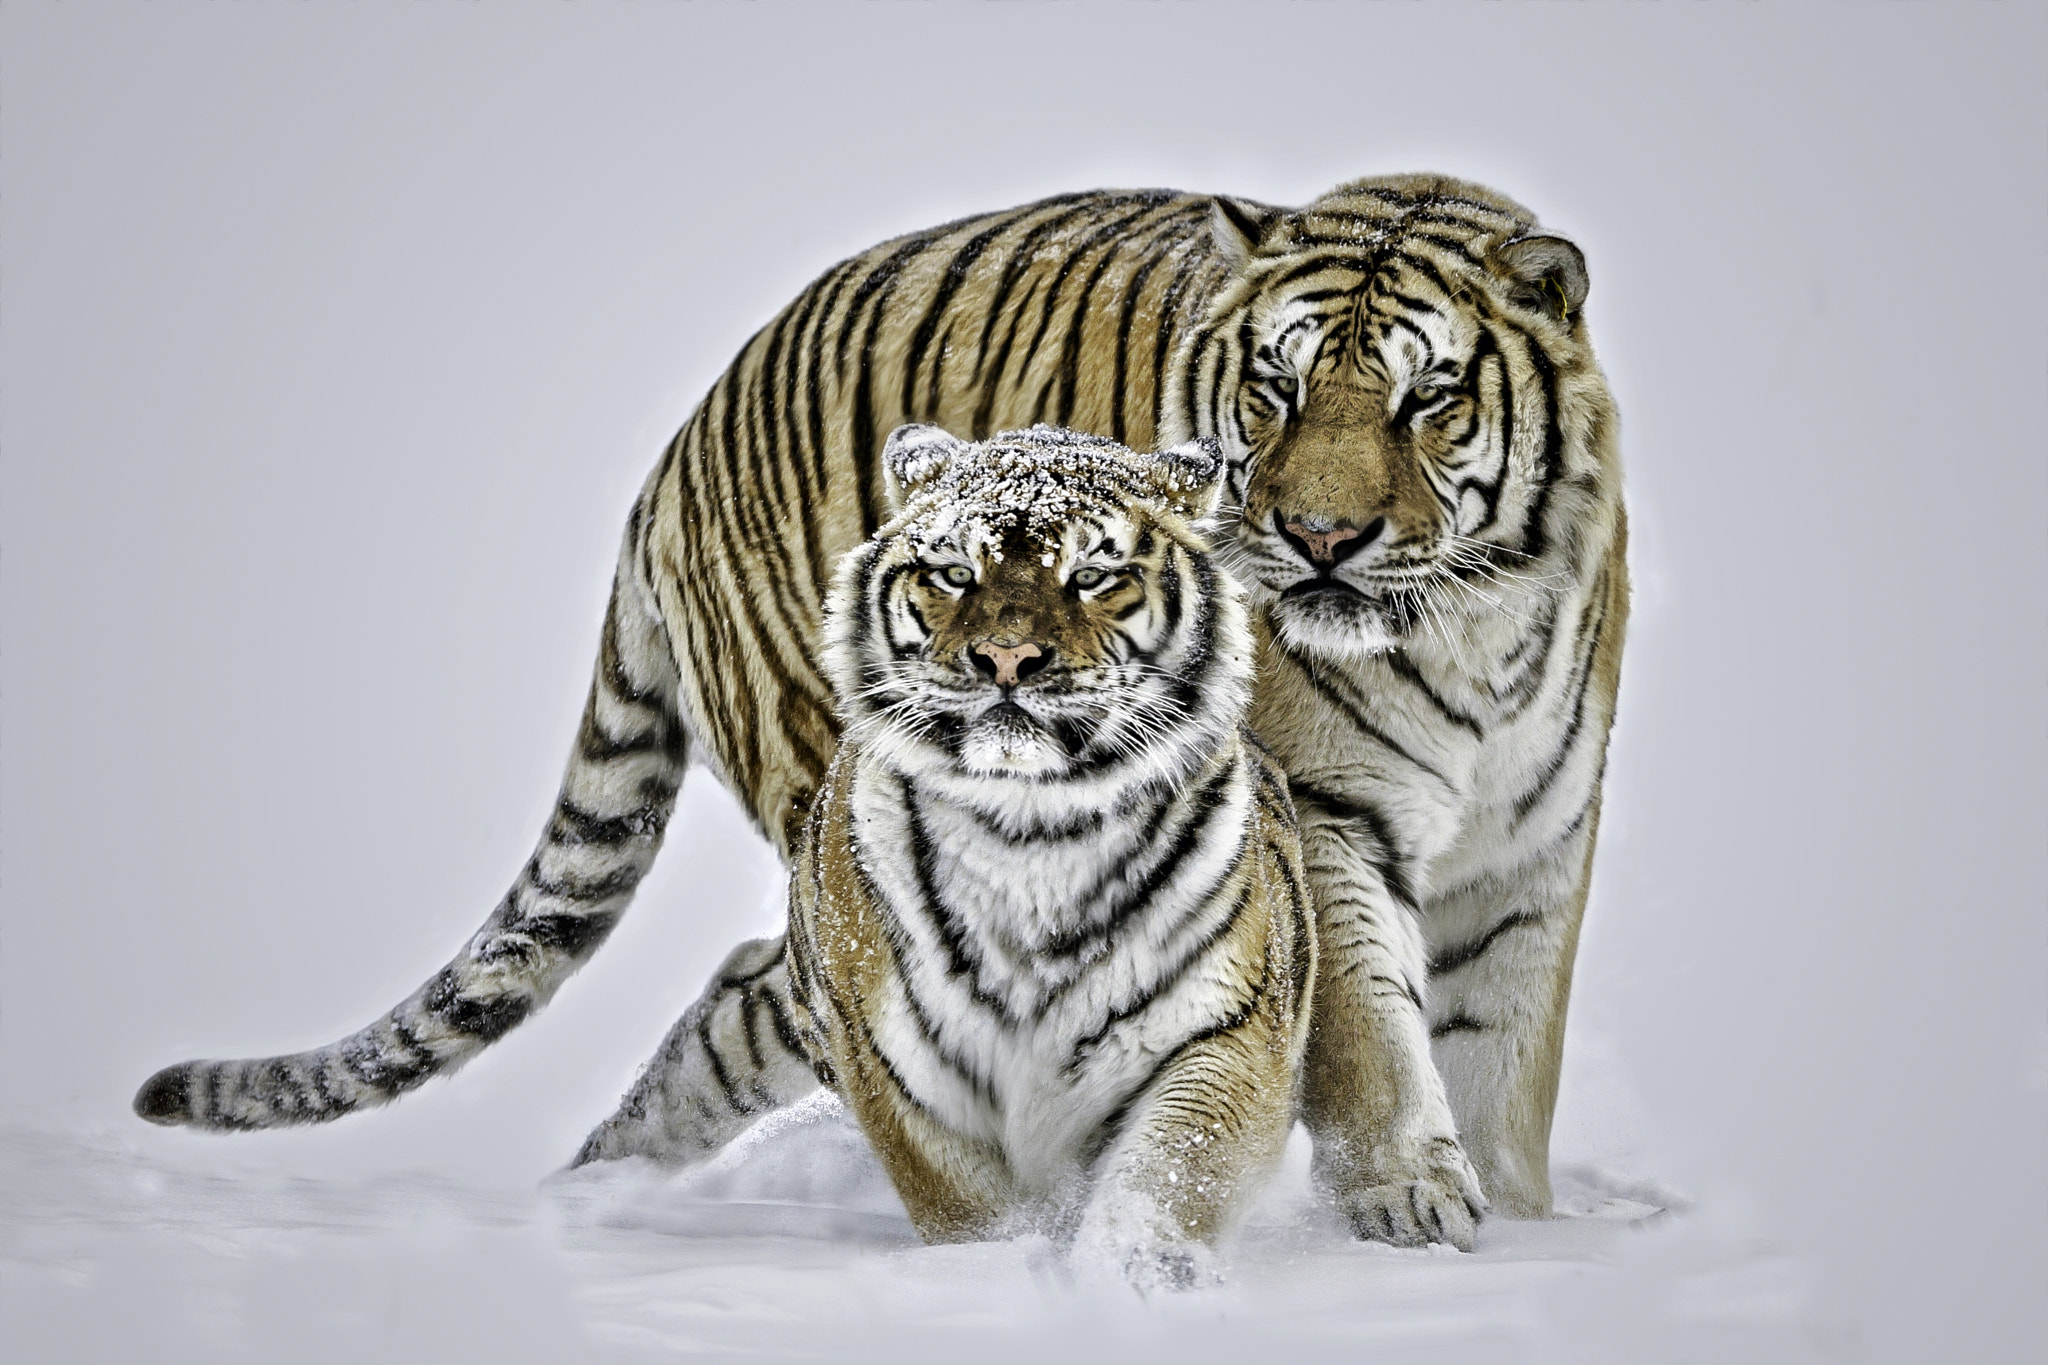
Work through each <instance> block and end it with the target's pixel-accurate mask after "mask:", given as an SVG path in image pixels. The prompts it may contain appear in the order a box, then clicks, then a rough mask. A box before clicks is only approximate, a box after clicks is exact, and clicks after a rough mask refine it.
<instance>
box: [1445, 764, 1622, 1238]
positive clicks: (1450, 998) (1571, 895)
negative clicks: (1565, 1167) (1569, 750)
mask: <svg viewBox="0 0 2048 1365" xmlns="http://www.w3.org/2000/svg"><path fill="white" fill-rule="evenodd" d="M1598 819H1599V808H1598V803H1597V802H1596V803H1595V804H1594V806H1593V808H1592V809H1590V810H1588V811H1587V813H1586V818H1585V819H1584V820H1583V821H1582V822H1581V823H1580V826H1579V828H1578V829H1576V830H1575V831H1574V832H1573V833H1572V835H1571V836H1570V837H1568V838H1567V839H1565V840H1564V841H1562V842H1561V843H1560V844H1559V845H1558V846H1557V847H1555V848H1553V849H1552V850H1550V852H1549V853H1548V854H1547V855H1546V856H1545V857H1544V858H1542V859H1541V860H1539V861H1538V862H1537V863H1536V864H1534V865H1533V866H1531V867H1528V868H1526V869H1524V870H1523V871H1522V872H1521V874H1520V875H1519V876H1518V877H1517V878H1516V879H1515V881H1514V883H1513V884H1512V886H1511V887H1510V889H1509V890H1508V891H1507V892H1506V893H1505V894H1503V892H1502V891H1501V890H1499V889H1498V888H1494V889H1489V890H1486V891H1476V890H1475V891H1467V892H1464V893H1461V894H1458V895H1454V896H1450V897H1446V898H1444V899H1443V900H1442V901H1441V902H1439V903H1438V904H1436V905H1433V906H1432V907H1431V910H1432V914H1431V919H1432V921H1440V922H1444V923H1447V924H1452V925H1457V926H1460V936H1459V937H1458V938H1457V939H1456V940H1455V941H1451V942H1446V943H1442V944H1437V945H1434V951H1433V953H1432V957H1431V976H1430V996H1429V1007H1430V1037H1431V1042H1432V1046H1433V1051H1434V1053H1435V1056H1436V1063H1437V1068H1438V1070H1439V1072H1440V1073H1441V1074H1442V1076H1443V1078H1444V1084H1445V1087H1446V1089H1447V1091H1448V1093H1449V1098H1450V1103H1451V1112H1452V1113H1453V1114H1455V1115H1456V1116H1457V1121H1458V1134H1459V1136H1460V1137H1461V1138H1463V1139H1464V1143H1465V1150H1466V1152H1467V1153H1469V1154H1470V1156H1471V1158H1472V1163H1473V1165H1474V1166H1476V1167H1477V1168H1478V1170H1479V1179H1480V1184H1481V1186H1482V1187H1483V1188H1484V1189H1485V1191H1486V1195H1487V1198H1488V1199H1490V1200H1492V1201H1493V1203H1494V1205H1495V1206H1496V1207H1498V1208H1499V1209H1500V1210H1501V1211H1502V1212H1503V1213H1507V1214H1509V1215H1511V1216H1513V1217H1517V1218H1544V1217H1548V1216H1549V1214H1550V1207H1551V1206H1550V1123H1551V1118H1552V1115H1553V1114H1554V1113H1555V1111H1556V1108H1557V1084H1558V1076H1559V1070H1560V1063H1561V1061H1562V1058H1563V1055H1564V1029H1565V1006H1566V1003H1567V1001H1568V1000H1569V998H1570V995H1571V985H1572V959H1573V957H1574V956H1575V955H1576V953H1577V951H1578V943H1579V926H1580V923H1581V921H1582V920H1583V918H1584V915H1585V908H1586V889H1587V885H1588V882H1589V881H1590V879H1591V872H1592V862H1593V838H1594V826H1595V824H1596V823H1597V821H1598Z"/></svg>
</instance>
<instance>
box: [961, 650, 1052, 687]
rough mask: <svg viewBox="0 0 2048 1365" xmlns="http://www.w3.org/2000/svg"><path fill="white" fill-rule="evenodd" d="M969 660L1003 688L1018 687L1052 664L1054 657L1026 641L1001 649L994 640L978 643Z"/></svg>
mask: <svg viewBox="0 0 2048 1365" xmlns="http://www.w3.org/2000/svg"><path fill="white" fill-rule="evenodd" d="M968 658H969V659H970V660H972V661H973V664H974V666H975V667H976V668H978V669H980V670H981V671H982V672H984V673H986V674H988V675H989V676H991V677H993V678H994V679H995V680H996V682H997V684H998V685H999V686H1002V687H1015V686H1016V685H1017V681H1018V679H1020V678H1028V677H1030V676H1031V675H1032V674H1033V673H1036V672H1037V671H1038V670H1039V669H1041V668H1044V667H1045V666H1046V664H1047V663H1049V662H1051V659H1052V656H1051V655H1049V654H1048V653H1046V651H1044V650H1042V649H1040V648H1039V647H1038V646H1037V645H1034V644H1032V643H1031V642H1030V641H1029V640H1026V641H1025V642H1024V643H1023V644H1021V645H999V644H997V643H996V642H995V641H994V640H992V639H987V640H976V641H975V642H974V648H973V650H972V651H971V652H970V653H969V655H968Z"/></svg>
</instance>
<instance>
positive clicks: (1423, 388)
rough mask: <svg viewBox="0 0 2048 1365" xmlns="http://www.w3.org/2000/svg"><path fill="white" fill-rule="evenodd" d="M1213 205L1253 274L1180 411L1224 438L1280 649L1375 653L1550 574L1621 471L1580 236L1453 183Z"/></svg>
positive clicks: (1202, 337)
mask: <svg viewBox="0 0 2048 1365" xmlns="http://www.w3.org/2000/svg"><path fill="white" fill-rule="evenodd" d="M1215 219H1216V221H1215V224H1214V235H1215V237H1216V239H1217V241H1218V242H1219V243H1220V244H1221V247H1222V250H1223V251H1224V254H1225V255H1227V256H1230V257H1232V258H1233V259H1234V261H1235V262H1236V270H1235V273H1234V275H1233V278H1232V281H1231V283H1230V284H1229V286H1228V287H1226V288H1225V289H1224V290H1223V292H1222V293H1221V294H1219V295H1218V297H1217V298H1216V299H1215V300H1214V301H1213V302H1212V304H1211V306H1210V308H1209V310H1208V314H1207V317H1206V319H1205V321H1204V322H1203V324H1202V325H1201V327H1199V328H1198V329H1197V330H1196V332H1195V333H1194V335H1193V337H1192V340H1191V342H1190V346H1191V349H1190V351H1189V352H1188V353H1187V354H1188V358H1189V360H1190V362H1191V363H1190V364H1189V365H1188V366H1184V367H1182V369H1183V371H1184V374H1183V375H1182V376H1181V378H1180V384H1181V388H1180V391H1179V392H1177V393H1170V394H1169V395H1168V397H1167V402H1166V404H1165V406H1164V412H1165V416H1166V427H1167V429H1168V430H1174V429H1176V428H1179V427H1185V428H1186V429H1187V430H1186V432H1185V433H1178V432H1177V433H1176V434H1193V433H1194V432H1196V431H1202V432H1209V433H1213V434H1215V435H1216V436H1217V438H1218V439H1219V441H1220V443H1221V444H1222V446H1223V448H1224V450H1225V452H1226V455H1227V456H1228V457H1229V459H1230V461H1231V465H1232V475H1231V489H1230V492H1231V495H1232V501H1234V502H1236V503H1237V504H1239V505H1240V506H1241V507H1242V509H1243V519H1242V522H1241V523H1240V525H1239V527H1238V537H1237V539H1238V545H1239V546H1240V548H1241V550H1242V552H1243V553H1242V555H1241V557H1240V558H1239V559H1236V560H1233V567H1236V568H1238V569H1239V570H1240V572H1241V573H1242V574H1243V576H1245V577H1246V578H1248V579H1249V580H1250V587H1251V590H1252V593H1253V595H1254V598H1255V599H1256V600H1257V601H1258V602H1259V604H1260V605H1261V606H1263V607H1264V608H1265V609H1266V612H1267V615H1268V618H1269V619H1270V620H1271V622H1272V623H1273V627H1274V629H1275V631H1276V633H1277V634H1278V636H1279V637H1280V639H1281V640H1282V642H1283V643H1286V644H1289V645H1291V646H1294V647H1296V648H1302V649H1307V650H1309V651H1312V652H1317V653H1323V654H1327V655H1333V656H1339V657H1341V656H1345V655H1356V654H1361V653H1371V652H1375V651H1378V650H1383V649H1387V648H1390V647H1394V646H1397V645H1400V644H1402V643H1403V642H1404V640H1405V639H1406V637H1408V636H1409V634H1410V633H1411V632H1412V631H1415V630H1416V629H1417V628H1418V627H1419V628H1422V629H1424V630H1428V629H1431V628H1433V627H1437V626H1442V625H1443V624H1444V623H1445V622H1447V621H1449V620H1451V619H1454V618H1456V617H1459V616H1461V615H1465V614H1468V613H1471V612H1475V611H1479V610H1483V609H1485V608H1486V606H1487V604H1488V603H1490V602H1491V603H1498V602H1499V601H1500V600H1501V596H1502V594H1503V593H1506V594H1508V595H1510V596H1511V595H1513V594H1514V592H1515V590H1516V588H1517V586H1518V585H1525V584H1527V583H1531V582H1537V581H1540V580H1541V578H1542V576H1543V573H1544V568H1545V566H1543V565H1542V563H1541V561H1543V560H1544V559H1545V557H1546V556H1547V555H1548V554H1550V553H1551V552H1552V551H1554V550H1556V549H1558V548H1560V540H1561V539H1562V538H1565V537H1567V536H1568V535H1569V534H1570V533H1571V529H1570V528H1573V527H1576V526H1582V525H1587V524H1593V523H1594V522H1595V521H1596V520H1597V518H1593V517H1590V516H1589V511H1590V509H1592V508H1593V507H1594V506H1596V505H1597V504H1598V503H1599V502H1600V501H1601V497H1602V493H1601V489H1602V487H1603V481H1607V480H1612V479H1615V478H1618V474H1617V473H1616V468H1617V466H1616V465H1615V463H1614V459H1613V456H1612V452H1611V447H1612V444H1613V441H1612V433H1613V426H1614V423H1613V414H1612V408H1611V404H1610V401H1609V400H1608V398H1607V396H1606V387H1605V383H1604V381H1603V380H1602V378H1601V376H1600V373H1599V370H1598V367H1597V365H1596V364H1595V362H1594V360H1593V354H1592V349H1591V346H1590V344H1589V342H1588V341H1587V338H1586V334H1585V329H1584V326H1583V323H1582V320H1581V314H1580V306H1581V305H1582V304H1583V303H1584V302H1585V298H1586V291H1587V278H1586V266H1585V260H1584V257H1583V256H1581V254H1580V253H1579V250H1578V248H1577V247H1575V246H1573V245H1572V244H1571V243H1570V242H1568V241H1566V240H1564V239H1563V238H1561V237H1557V236H1553V235H1550V234H1547V233H1544V232H1541V231H1539V230H1538V229H1537V227H1536V220H1535V218H1534V216H1533V215H1531V214H1530V213H1529V212H1528V211H1527V210H1525V209H1523V208H1521V207H1520V206H1519V205H1517V204H1515V203H1514V202H1512V201H1511V200H1508V199H1505V198H1502V197H1501V196H1499V195H1497V194H1495V193H1493V192H1492V191H1490V190H1485V189H1482V188H1480V187H1478V186H1474V185H1469V184H1465V183H1463V182H1459V181H1454V180H1445V179H1441V178H1437V177H1423V176H1399V177H1390V178H1386V179H1379V180H1368V181H1360V182H1357V183H1355V184H1352V185H1347V186H1344V187H1341V188H1339V189H1337V190H1335V191H1332V192H1331V193H1330V194H1328V195H1325V196H1324V197H1323V198H1321V199H1319V200H1317V201H1316V202H1315V203H1313V204H1310V205H1309V206H1308V207H1307V208H1304V209H1301V210H1298V211H1282V210H1272V209H1265V208H1262V207H1258V206H1254V205H1247V204H1244V203H1241V202H1239V201H1234V200H1223V199H1219V200H1218V201H1217V207H1216V213H1215ZM1198 394H1200V395H1206V398H1202V397H1198V396H1197V395H1198ZM1461 585H1462V586H1461Z"/></svg>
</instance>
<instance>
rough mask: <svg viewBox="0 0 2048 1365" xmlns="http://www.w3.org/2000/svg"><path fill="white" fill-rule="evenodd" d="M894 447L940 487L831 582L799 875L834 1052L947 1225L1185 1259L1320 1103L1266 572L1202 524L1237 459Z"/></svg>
mask: <svg viewBox="0 0 2048 1365" xmlns="http://www.w3.org/2000/svg"><path fill="white" fill-rule="evenodd" d="M1209 449H1211V450H1212V449H1213V447H1211V448H1209ZM889 451H890V452H891V459H890V464H891V467H892V468H894V469H898V470H903V469H909V470H910V471H912V473H911V475H910V477H909V478H908V479H907V480H906V482H907V483H909V485H910V487H909V490H908V505H907V506H906V507H905V509H904V512H903V514H902V515H900V516H899V517H897V518H896V519H895V520H893V521H892V522H891V523H890V524H889V525H888V526H885V527H884V528H883V529H882V530H881V531H880V532H879V533H877V534H876V535H875V536H874V537H873V538H872V539H870V540H869V541H868V542H867V543H866V544H865V545H863V546H862V547H860V549H858V550H856V551H855V552H854V553H853V554H851V555H849V556H848V557H847V560H846V562H845V565H844V566H843V567H842V569H841V570H840V573H839V576H838V579H837V582H836V585H835V588H834V591H833V593H832V596H831V601H830V605H829V608H828V611H827V615H826V624H825V636H826V641H827V645H826V654H825V660H826V666H827V670H828V672H829V674H830V675H831V677H832V679H833V682H834V684H835V688H836V692H837V696H838V699H839V706H840V714H841V718H842V720H843V721H844V722H845V724H846V730H845V738H844V740H843V742H842V744H841V745H840V748H839V750H838V753H837V755H836V757H835V758H834V760H833V762H832V765H831V767H830V768H829V769H828V770H827V772H826V778H825V784H824V787H823V789H822V790H821V793H820V796H819V799H818V800H817V801H816V802H815V803H814V804H813V805H812V808H811V811H810V815H809V819H808V821H807V824H806V829H805V836H804V839H803V840H802V842H801V844H800V846H799V851H798V856H797V859H796V863H795V866H794V868H793V870H792V877H791V893H790V933H789V960H790V965H791V970H792V973H793V975H794V977H795V979H796V982H797V984H798V987H799V989H798V991H797V998H798V1000H799V1002H800V1004H801V1005H802V1006H803V1008H804V1012H805V1014H806V1016H807V1018H808V1019H809V1020H810V1030H809V1032H810V1036H811V1037H812V1038H813V1039H814V1040H815V1041H814V1043H813V1050H814V1053H815V1055H816V1056H817V1057H818V1059H819V1060H820V1062H821V1065H822V1067H823V1069H824V1071H825V1073H826V1074H827V1075H828V1076H830V1077H831V1078H833V1080H834V1083H835V1085H836V1087H837V1089H838V1090H839V1092H840V1094H841V1095H842V1097H843V1098H844V1099H845V1100H846V1101H847V1104H848V1106H849V1107H850V1108H851V1109H852V1111H853V1112H854V1114H855V1115H856V1116H857V1117H858V1118H859V1119H860V1122H861V1125H862V1127H863V1128H864V1129H865V1131H866V1132H867V1134H868V1136H869V1138H870V1139H871V1140H872V1142H873V1144H874V1147H875V1150H876V1152H877V1153H878V1154H879V1155H880V1157H881V1158H882V1160H883V1162H884V1164H885V1165H886V1166H887V1167H888V1169H889V1171H890V1174H891V1176H892V1177H893V1178H894V1180H895V1182H896V1186H897V1189H898V1190H899V1191H900V1192H901V1193H902V1195H903V1198H904V1203H905V1205H906V1206H907V1207H908V1209H909V1210H910V1214H911V1217H912V1218H913V1220H914V1221H915V1222H916V1223H917V1226H918V1228H919V1230H920V1231H921V1232H923V1233H924V1235H925V1236H926V1237H927V1238H929V1239H932V1240H957V1239H961V1238H970V1237H977V1236H984V1235H988V1234H989V1233H991V1232H995V1231H998V1230H1002V1229H1006V1228H1013V1227H1016V1226H1018V1225H1019V1224H1020V1223H1028V1222H1030V1221H1034V1220H1043V1219H1050V1220H1051V1221H1052V1222H1053V1223H1054V1224H1055V1225H1058V1224H1061V1223H1078V1231H1079V1236H1080V1238H1081V1240H1082V1242H1083V1244H1084V1245H1085V1246H1087V1247H1088V1248H1089V1249H1090V1250H1091V1251H1095V1252H1098V1253H1100V1254H1104V1255H1107V1256H1108V1257H1109V1258H1110V1259H1111V1260H1112V1261H1114V1262H1115V1263H1116V1264H1117V1265H1118V1266H1119V1267H1120V1268H1122V1269H1125V1270H1127V1271H1129V1272H1131V1273H1133V1274H1135V1275H1136V1276H1137V1277H1138V1278H1139V1279H1140V1280H1141V1281H1147V1282H1151V1281H1154V1280H1157V1279H1159V1278H1162V1277H1163V1278H1164V1279H1166V1280H1167V1281H1170V1282H1179V1281H1182V1280H1184V1279H1185V1278H1186V1277H1187V1275H1188V1274H1190V1273H1191V1272H1192V1270H1193V1267H1194V1266H1195V1265H1196V1264H1197V1263H1198V1262H1199V1260H1200V1258H1201V1256H1202V1248H1203V1247H1204V1246H1205V1245H1206V1244H1208V1243H1211V1242H1213V1240H1214V1238H1215V1237H1216V1236H1217V1235H1218V1234H1219V1233H1220V1232H1221V1231H1222V1230H1223V1229H1224V1228H1225V1226H1226V1225H1227V1224H1228V1222H1229V1220H1230V1218H1231V1215H1232V1214H1233V1213H1234V1212H1235V1211H1237V1210H1238V1209H1239V1208H1240V1207H1241V1205H1242V1202H1243V1199H1244V1196H1245V1195H1246V1194H1248V1193H1249V1192H1250V1190H1251V1189H1252V1188H1253V1186H1254V1184H1255V1177H1256V1176H1257V1175H1258V1174H1259V1173H1260V1172H1261V1171H1262V1170H1263V1169H1264V1168H1265V1167H1266V1166H1268V1165H1270V1163H1271V1162H1272V1161H1273V1160H1274V1159H1276V1158H1277V1157H1278V1155H1279V1152H1280V1149H1281V1147H1282V1146H1283V1145H1284V1143H1285V1141H1286V1136H1287V1132H1288V1130H1289V1129H1290V1128H1291V1127H1292V1126H1293V1122H1294V1096H1293V1080H1294V1074H1295V1069H1296V1066H1297V1064H1298V1062H1299V1060H1300V1057H1301V1052H1302V1048H1303V1045H1304V1043H1305V1041H1306V1033H1307V1026H1308V1010H1307V1005H1308V1000H1307V996H1308V993H1309V991H1310V984H1311V981H1312V977H1313V963H1314V936H1313V930H1312V927H1311V918H1310V917H1311V910H1310V906H1309V901H1308V895H1307V890H1306V886H1305V884H1304V881H1303V874H1302V870H1301V860H1300V846H1299V843H1298V840H1297V838H1296V835H1295V830H1294V813H1293V809H1292V807H1291V805H1290V804H1289V801H1288V797H1287V793H1286V787H1285V783H1284V781H1283V779H1282V778H1281V776H1280V774H1279V771H1278V769H1277V768H1275V767H1273V766H1272V765H1271V764H1270V762H1269V761H1268V759H1267V758H1266V755H1265V754H1264V752H1263V751H1262V750H1261V749H1260V748H1259V747H1258V745H1257V744H1256V742H1255V741H1252V740H1251V739H1250V738H1249V735H1248V733H1247V732H1246V731H1245V730H1244V729H1243V725H1242V720H1243V716H1244V712H1245V707H1246V705H1247V703H1248V702H1249V700H1250V680H1251V669H1252V639H1251V632H1250V629H1249V627H1248V625H1247V622H1246V618H1245V614H1244V610H1243V607H1242V604H1241V602H1240V600H1239V596H1240V594H1239V591H1238V589H1237V588H1236V585H1234V584H1232V583H1230V582H1229V580H1228V579H1227V578H1226V577H1224V576H1223V575H1222V574H1220V573H1219V572H1218V571H1217V570H1216V569H1215V568H1214V567H1213V565H1212V564H1211V563H1210V561H1209V556H1208V554H1207V550H1206V547H1205V546H1204V545H1203V543H1202V542H1201V541H1200V540H1199V539H1197V538H1196V537H1195V535H1194V534H1193V533H1192V532H1191V531H1190V529H1189V527H1188V525H1187V523H1186V521H1185V520H1184V519H1183V517H1184V515H1185V514H1187V513H1190V512H1192V513H1195V514H1197V515H1199V514H1202V513H1206V512H1207V511H1208V510H1209V509H1210V508H1211V507H1213V505H1214V498H1215V494H1216V492H1217V491H1218V489H1219V487H1220V483H1221V480H1222V476H1223V465H1222V462H1221V460H1220V459H1217V458H1216V457H1215V456H1214V455H1213V454H1212V453H1209V451H1208V450H1205V449H1204V448H1201V447H1187V448H1184V449H1183V450H1181V451H1179V452H1174V453H1170V454H1168V455H1163V456H1157V457H1151V458H1150V459H1141V458H1139V457H1137V456H1133V455H1132V454H1130V452H1128V451H1126V450H1124V449H1122V448H1121V447H1118V446H1115V445H1113V444H1111V443H1109V442H1106V441H1100V440H1096V439H1092V438H1091V439H1077V438H1075V437H1073V436H1071V435H1070V434H1068V433H1064V432H1058V431H1054V430H1052V429H1049V428H1044V427H1040V428H1037V429H1035V430H1033V431H1030V432H1022V433H1008V434H1005V435H1002V436H998V437H996V438H994V439H992V440H990V441H989V442H987V443H985V444H981V445H975V446H969V445H966V444H965V443H962V442H958V441H955V440H953V439H952V438H950V437H947V436H945V435H944V434H943V433H938V432H936V431H934V430H933V429H931V428H915V427H913V428H908V429H907V431H906V433H900V434H899V435H898V436H897V437H894V438H892V439H891V444H890V447H889ZM1020 651H1021V652H1022V654H1021V655H1020ZM1026 662H1028V663H1031V664H1033V665H1036V666H1035V667H1033V668H1031V669H1030V670H1029V671H1026V669H1025V667H1024V666H1023V665H1024V663H1026ZM1009 663H1016V664H1017V667H1015V668H1011V667H1007V666H1006V665H1007V664H1009ZM977 665H978V666H977Z"/></svg>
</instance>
